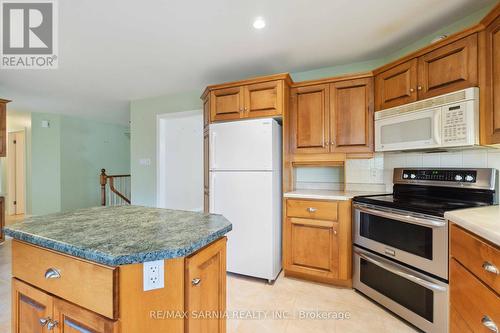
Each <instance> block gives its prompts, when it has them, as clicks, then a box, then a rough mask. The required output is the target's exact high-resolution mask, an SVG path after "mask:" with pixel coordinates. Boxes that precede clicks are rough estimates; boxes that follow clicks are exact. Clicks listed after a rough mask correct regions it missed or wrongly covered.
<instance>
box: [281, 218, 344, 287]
mask: <svg viewBox="0 0 500 333" xmlns="http://www.w3.org/2000/svg"><path fill="white" fill-rule="evenodd" d="M337 234H338V223H337V222H333V221H323V220H314V219H304V218H295V217H289V218H287V219H286V227H285V237H287V241H286V242H285V243H286V244H287V247H288V249H285V252H286V255H285V256H286V262H285V265H286V267H285V268H286V269H287V270H290V271H293V272H297V273H302V274H307V275H310V276H317V277H321V278H327V279H337V278H338V265H339V246H338V239H337Z"/></svg>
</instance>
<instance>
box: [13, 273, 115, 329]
mask: <svg viewBox="0 0 500 333" xmlns="http://www.w3.org/2000/svg"><path fill="white" fill-rule="evenodd" d="M12 293H13V296H12V300H13V304H12V310H13V313H12V316H13V327H12V328H13V332H16V333H36V332H47V331H54V332H59V333H72V332H92V333H113V332H118V324H117V322H116V321H113V320H110V319H107V318H105V317H102V316H100V315H98V314H96V313H93V312H90V311H88V310H85V309H83V308H81V307H78V306H76V305H73V304H71V303H68V302H66V301H63V300H61V299H60V298H57V297H54V296H52V295H49V294H47V293H45V292H43V291H41V290H39V289H37V288H35V287H32V286H30V285H28V284H26V283H24V282H21V281H19V280H17V279H13V280H12Z"/></svg>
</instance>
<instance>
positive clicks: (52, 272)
mask: <svg viewBox="0 0 500 333" xmlns="http://www.w3.org/2000/svg"><path fill="white" fill-rule="evenodd" d="M60 277H61V273H59V271H58V270H57V269H55V268H49V269H48V270H47V271H46V272H45V278H46V279H47V280H48V279H59V278H60Z"/></svg>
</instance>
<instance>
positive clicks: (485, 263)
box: [451, 224, 500, 293]
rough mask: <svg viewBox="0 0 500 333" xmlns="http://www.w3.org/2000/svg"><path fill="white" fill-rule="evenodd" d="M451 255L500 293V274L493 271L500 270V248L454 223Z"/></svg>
mask: <svg viewBox="0 0 500 333" xmlns="http://www.w3.org/2000/svg"><path fill="white" fill-rule="evenodd" d="M451 256H452V257H453V258H455V259H456V260H457V261H459V262H460V263H461V264H462V265H464V266H465V267H466V268H467V269H468V270H469V271H471V272H472V273H474V275H476V276H477V277H478V278H479V279H480V280H481V281H483V282H484V283H485V284H486V285H488V286H489V287H490V288H492V289H493V290H495V291H496V292H497V293H500V275H499V274H498V273H495V272H492V271H494V270H495V269H496V270H497V272H498V270H500V250H499V249H498V248H495V247H493V246H492V245H490V244H487V243H486V242H484V241H482V240H481V239H480V238H478V237H476V236H474V235H472V234H471V233H469V232H467V231H465V230H463V229H461V228H460V227H458V226H457V225H454V224H452V226H451ZM487 269H489V270H490V271H488V270H487Z"/></svg>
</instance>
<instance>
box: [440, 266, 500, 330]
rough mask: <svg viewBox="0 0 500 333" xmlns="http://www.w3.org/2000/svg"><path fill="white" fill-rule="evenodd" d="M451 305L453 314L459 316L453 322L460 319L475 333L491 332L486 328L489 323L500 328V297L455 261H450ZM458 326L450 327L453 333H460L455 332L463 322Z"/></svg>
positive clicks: (452, 325) (453, 318)
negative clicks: (455, 313)
mask: <svg viewBox="0 0 500 333" xmlns="http://www.w3.org/2000/svg"><path fill="white" fill-rule="evenodd" d="M450 304H451V308H452V313H453V312H454V311H456V312H457V314H458V316H457V315H455V316H454V317H452V320H457V319H456V318H457V317H460V318H461V319H463V322H465V323H466V324H467V326H468V327H470V329H471V330H472V331H473V332H490V331H489V330H488V328H486V325H487V323H488V321H489V322H490V325H496V326H497V327H500V297H498V295H497V294H496V293H495V292H494V291H492V290H491V289H489V288H488V287H487V286H485V285H484V284H483V283H481V281H479V280H478V279H477V278H476V277H475V276H474V275H472V274H471V273H470V272H469V271H468V270H466V269H465V268H464V267H463V266H462V265H461V264H459V263H458V261H456V260H455V259H451V260H450ZM493 323H494V324H493ZM458 324H459V325H456V324H454V323H452V324H451V325H450V327H451V328H452V333H455V332H456V333H459V331H456V330H454V331H453V329H454V328H456V327H460V326H463V323H462V322H460V323H458ZM460 333H461V332H460Z"/></svg>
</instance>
